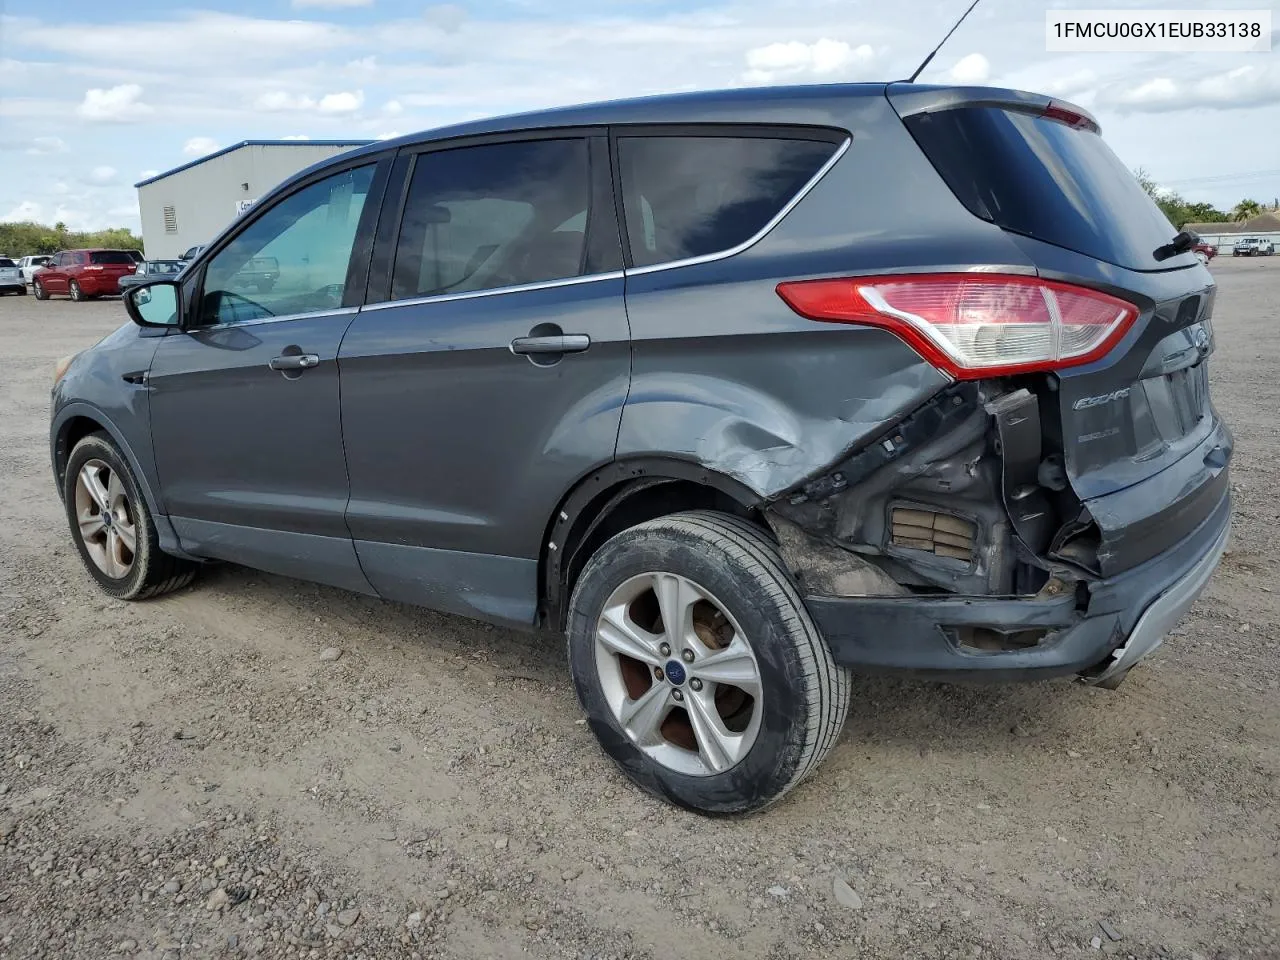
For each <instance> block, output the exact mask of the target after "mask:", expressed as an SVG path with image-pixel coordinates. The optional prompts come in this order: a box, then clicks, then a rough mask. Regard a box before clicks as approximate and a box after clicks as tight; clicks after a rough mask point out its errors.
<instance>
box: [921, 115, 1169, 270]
mask: <svg viewBox="0 0 1280 960" xmlns="http://www.w3.org/2000/svg"><path fill="white" fill-rule="evenodd" d="M906 125H907V129H908V130H910V131H911V134H912V136H914V137H915V140H916V142H917V143H918V144H919V145H920V147H921V149H922V150H924V152H925V154H926V155H927V156H928V157H929V160H930V161H931V162H932V163H933V165H934V167H935V168H936V169H937V171H938V173H939V174H941V175H942V178H943V179H944V180H945V181H946V182H947V185H948V186H949V187H950V188H951V190H952V192H953V193H955V195H956V197H957V198H958V199H959V200H960V202H961V203H963V204H964V205H965V206H966V207H968V208H969V211H970V212H971V213H973V214H976V215H977V216H979V217H981V218H982V219H984V220H989V221H991V222H992V223H994V224H996V225H998V226H1001V227H1003V228H1005V229H1006V230H1012V231H1013V232H1015V233H1021V234H1025V235H1026V236H1028V237H1034V238H1036V239H1037V240H1044V241H1046V242H1048V243H1052V244H1055V245H1057V246H1060V247H1066V248H1067V249H1069V250H1075V251H1076V252H1078V253H1083V254H1086V255H1087V256H1091V257H1096V258H1097V259H1099V260H1105V261H1107V262H1108V263H1115V264H1118V265H1120V266H1124V267H1131V268H1134V269H1139V270H1141V269H1153V268H1156V267H1158V266H1160V265H1161V264H1160V263H1159V261H1157V260H1156V259H1155V257H1154V256H1153V252H1154V251H1155V249H1156V248H1157V247H1159V246H1161V245H1162V244H1165V243H1168V242H1169V241H1170V240H1172V239H1173V235H1174V233H1175V232H1176V230H1175V229H1174V228H1173V227H1172V226H1171V225H1170V223H1169V221H1168V219H1167V218H1166V217H1165V216H1164V214H1162V213H1161V212H1160V209H1159V208H1158V207H1157V206H1156V205H1155V204H1154V203H1153V202H1152V201H1151V198H1150V197H1148V196H1147V194H1146V193H1145V192H1144V191H1143V189H1142V187H1141V186H1139V185H1138V182H1137V180H1136V179H1134V176H1133V174H1132V173H1130V172H1129V170H1128V169H1127V168H1126V167H1125V165H1124V164H1123V163H1122V162H1121V161H1120V158H1119V157H1117V156H1116V155H1115V154H1114V153H1112V152H1111V148H1110V147H1108V146H1107V145H1106V143H1104V142H1103V140H1102V137H1100V136H1099V135H1098V134H1097V133H1095V132H1094V131H1092V130H1088V129H1081V128H1077V127H1071V126H1068V125H1067V124H1065V123H1060V122H1059V121H1056V120H1051V119H1047V118H1045V117H1041V116H1038V115H1036V114H1031V113H1022V112H1016V111H1012V110H1002V109H1000V108H997V107H960V108H956V109H952V110H942V111H939V112H936V113H923V114H918V115H915V116H910V117H907V118H906ZM1165 266H1168V264H1165Z"/></svg>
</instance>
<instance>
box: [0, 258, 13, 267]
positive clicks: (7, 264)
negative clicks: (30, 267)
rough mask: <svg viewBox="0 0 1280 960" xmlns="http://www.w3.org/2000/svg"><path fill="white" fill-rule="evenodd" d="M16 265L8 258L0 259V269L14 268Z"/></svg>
mask: <svg viewBox="0 0 1280 960" xmlns="http://www.w3.org/2000/svg"><path fill="white" fill-rule="evenodd" d="M16 266H17V264H16V263H14V262H13V261H12V260H10V259H9V258H8V257H0V267H16Z"/></svg>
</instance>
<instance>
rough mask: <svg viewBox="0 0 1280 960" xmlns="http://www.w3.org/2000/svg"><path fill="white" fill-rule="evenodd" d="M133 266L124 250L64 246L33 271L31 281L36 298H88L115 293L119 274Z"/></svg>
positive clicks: (125, 272)
mask: <svg viewBox="0 0 1280 960" xmlns="http://www.w3.org/2000/svg"><path fill="white" fill-rule="evenodd" d="M137 266H138V265H137V263H136V262H135V261H134V259H133V256H132V255H131V254H130V253H129V251H128V250H64V251H62V252H61V253H59V254H57V255H56V256H54V257H53V259H52V260H50V261H49V262H48V263H46V264H45V265H44V267H43V268H42V269H40V270H37V271H36V273H35V276H34V277H33V278H32V281H31V285H32V286H33V287H34V288H35V294H36V299H37V300H48V299H49V298H50V297H51V296H53V295H55V294H66V295H67V296H69V297H70V298H71V299H72V300H88V299H89V298H90V297H101V296H103V295H104V294H116V293H119V292H120V278H121V277H124V276H128V275H129V274H132V273H133V272H134V270H136V269H137Z"/></svg>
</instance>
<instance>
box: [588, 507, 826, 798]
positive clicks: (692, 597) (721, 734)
mask: <svg viewBox="0 0 1280 960" xmlns="http://www.w3.org/2000/svg"><path fill="white" fill-rule="evenodd" d="M669 624H675V625H674V626H668V625H669ZM567 633H568V645H569V664H570V669H571V671H572V673H573V680H574V686H575V688H576V690H577V694H578V699H579V700H580V701H581V703H582V706H583V708H584V709H585V710H586V713H587V719H588V722H589V724H590V726H591V729H592V731H593V732H594V733H595V735H596V737H597V739H598V740H599V741H600V744H601V746H602V747H603V748H604V750H605V752H606V753H608V754H609V755H610V756H611V757H612V758H613V760H614V762H616V763H617V764H618V766H619V767H620V768H621V769H622V771H623V772H624V773H626V774H627V776H629V777H630V778H631V779H632V780H634V781H635V782H636V783H637V784H638V785H639V786H640V787H642V788H643V789H645V790H647V791H649V792H650V793H652V794H655V795H656V796H659V797H662V798H664V799H666V800H668V801H670V802H672V803H675V804H677V805H679V806H682V807H686V808H688V809H690V810H695V811H698V812H701V813H709V814H732V813H746V812H749V811H754V810H759V809H761V808H763V807H766V806H768V805H769V804H771V803H773V802H775V801H776V800H778V799H780V798H781V797H782V796H783V795H784V794H786V793H787V791H789V790H791V789H792V788H793V787H795V786H796V785H797V784H798V783H800V781H802V780H803V779H804V778H805V777H807V776H808V775H809V774H810V773H812V772H813V770H814V769H815V768H816V767H817V766H818V764H819V763H820V762H821V761H822V759H823V758H824V757H825V756H826V755H827V753H828V752H829V751H830V750H831V748H832V746H834V745H835V742H836V740H837V738H838V737H839V735H840V731H841V728H842V726H843V724H844V718H845V715H846V713H847V712H848V709H849V695H850V692H849V691H850V677H849V673H848V671H847V670H845V669H844V668H842V667H839V666H837V665H836V664H835V663H834V661H833V660H832V659H831V653H830V651H829V650H828V649H827V645H826V643H825V642H824V641H823V639H822V637H821V635H820V634H819V633H818V630H817V627H816V626H815V625H814V623H813V621H812V619H811V618H810V617H809V614H808V611H807V610H806V609H805V608H804V604H803V602H802V601H801V599H800V595H799V593H798V592H797V590H796V587H795V584H794V583H793V582H792V581H791V579H790V577H789V576H788V575H787V573H786V570H785V568H784V567H783V564H782V559H781V557H780V556H779V554H778V550H777V547H776V546H775V545H774V544H773V543H772V542H771V541H770V539H769V538H768V537H767V536H766V534H765V533H764V532H763V531H762V530H761V529H760V528H758V527H756V526H754V525H752V524H750V523H747V522H746V521H744V520H740V519H738V518H736V517H732V516H728V515H726V514H721V513H714V512H711V511H693V512H689V513H679V514H674V515H672V516H668V517H662V518H659V519H657V520H651V521H649V522H647V523H642V524H640V525H639V526H636V527H632V528H631V529H629V530H625V531H623V532H622V533H620V534H618V535H617V536H615V537H613V538H612V539H611V540H609V541H608V542H607V543H605V544H604V545H603V546H602V547H600V549H599V550H598V551H597V552H596V553H595V555H594V556H592V557H591V559H590V560H589V561H588V562H587V565H586V567H585V568H584V569H583V571H582V574H581V576H580V577H579V579H578V582H577V585H576V586H575V588H574V591H573V597H572V599H571V600H570V604H569V626H568V631H567Z"/></svg>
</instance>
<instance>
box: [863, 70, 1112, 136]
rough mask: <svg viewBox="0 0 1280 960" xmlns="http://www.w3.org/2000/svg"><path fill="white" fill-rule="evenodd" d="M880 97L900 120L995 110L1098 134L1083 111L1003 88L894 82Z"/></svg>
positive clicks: (1073, 106) (1097, 129) (1087, 112)
mask: <svg viewBox="0 0 1280 960" xmlns="http://www.w3.org/2000/svg"><path fill="white" fill-rule="evenodd" d="M884 95H885V98H886V99H887V100H888V101H889V103H890V105H891V106H892V107H893V109H894V110H895V111H897V114H898V116H900V117H902V118H903V119H906V118H907V117H911V116H915V115H916V114H921V113H936V112H938V111H941V110H954V109H956V108H958V107H996V108H997V109H1000V110H1013V111H1016V112H1018V113H1032V114H1037V115H1039V116H1046V117H1051V118H1052V119H1054V120H1059V121H1061V122H1063V123H1067V124H1069V125H1071V126H1073V127H1080V128H1082V129H1087V130H1092V131H1093V132H1094V133H1097V132H1099V127H1098V121H1097V118H1095V117H1094V116H1093V114H1091V113H1089V111H1088V110H1085V109H1084V108H1083V107H1078V106H1076V105H1075V104H1074V103H1067V102H1066V101H1065V100H1053V99H1051V98H1049V97H1046V96H1044V95H1043V94H1039V93H1028V92H1027V91H1025V90H1007V89H1004V88H1003V87H935V86H921V85H920V84H918V83H903V82H898V83H890V84H888V85H886V87H885V90H884Z"/></svg>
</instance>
